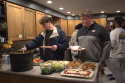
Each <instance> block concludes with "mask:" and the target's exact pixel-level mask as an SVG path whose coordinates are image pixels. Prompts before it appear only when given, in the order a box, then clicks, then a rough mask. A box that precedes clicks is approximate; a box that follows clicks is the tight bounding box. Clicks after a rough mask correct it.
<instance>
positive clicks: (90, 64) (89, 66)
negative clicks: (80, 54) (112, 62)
mask: <svg viewBox="0 0 125 83" xmlns="http://www.w3.org/2000/svg"><path fill="white" fill-rule="evenodd" d="M96 66H97V65H96V63H93V62H85V63H83V64H82V65H81V67H80V69H84V70H95V69H96Z"/></svg>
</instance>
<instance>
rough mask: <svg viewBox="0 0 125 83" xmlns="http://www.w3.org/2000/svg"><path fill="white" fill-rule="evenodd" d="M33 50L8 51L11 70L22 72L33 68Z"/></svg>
mask: <svg viewBox="0 0 125 83" xmlns="http://www.w3.org/2000/svg"><path fill="white" fill-rule="evenodd" d="M33 53H34V52H33V51H25V52H24V53H23V52H10V53H9V55H10V63H11V70H12V71H14V72H22V71H28V70H31V69H33Z"/></svg>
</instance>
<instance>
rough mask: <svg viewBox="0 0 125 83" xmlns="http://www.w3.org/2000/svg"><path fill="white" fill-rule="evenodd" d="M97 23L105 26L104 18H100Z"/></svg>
mask: <svg viewBox="0 0 125 83" xmlns="http://www.w3.org/2000/svg"><path fill="white" fill-rule="evenodd" d="M99 24H100V25H102V26H103V27H105V26H106V18H100V19H99Z"/></svg>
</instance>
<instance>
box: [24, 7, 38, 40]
mask: <svg viewBox="0 0 125 83" xmlns="http://www.w3.org/2000/svg"><path fill="white" fill-rule="evenodd" d="M24 23H25V25H24V31H25V33H24V36H25V38H26V39H34V38H35V37H36V29H35V10H31V9H28V8H24Z"/></svg>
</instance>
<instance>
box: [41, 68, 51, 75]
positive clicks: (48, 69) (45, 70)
mask: <svg viewBox="0 0 125 83" xmlns="http://www.w3.org/2000/svg"><path fill="white" fill-rule="evenodd" d="M41 71H42V73H43V74H48V73H51V71H52V70H51V68H47V67H45V68H41Z"/></svg>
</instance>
